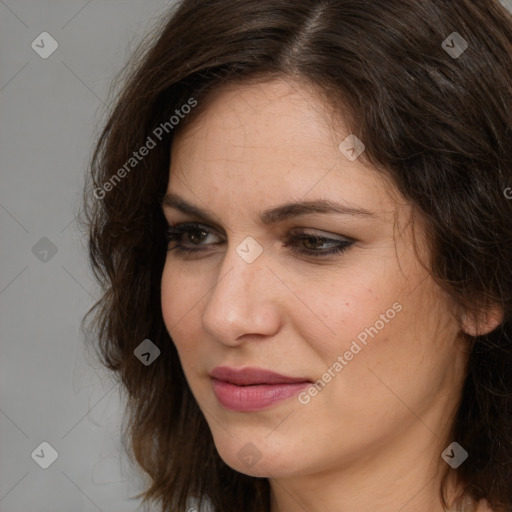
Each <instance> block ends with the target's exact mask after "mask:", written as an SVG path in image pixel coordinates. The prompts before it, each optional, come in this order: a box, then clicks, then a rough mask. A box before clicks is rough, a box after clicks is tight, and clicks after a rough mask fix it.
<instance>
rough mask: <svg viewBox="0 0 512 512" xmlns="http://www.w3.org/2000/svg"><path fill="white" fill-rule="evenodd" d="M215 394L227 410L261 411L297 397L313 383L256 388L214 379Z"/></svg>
mask: <svg viewBox="0 0 512 512" xmlns="http://www.w3.org/2000/svg"><path fill="white" fill-rule="evenodd" d="M212 385H213V392H214V393H215V396H216V397H217V400H218V401H219V402H220V403H221V405H223V406H224V407H225V408H226V409H231V410H232V411H241V412H250V411H260V410H261V409H266V408H268V407H271V406H272V405H274V404H276V403H278V402H281V401H283V400H286V399H287V398H290V397H292V396H294V395H297V394H298V393H299V392H300V391H301V390H302V389H304V388H306V387H308V386H310V385H311V382H295V383H293V384H257V385H254V386H237V385H235V384H231V383H229V382H225V381H222V380H217V379H212Z"/></svg>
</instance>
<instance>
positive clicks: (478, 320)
mask: <svg viewBox="0 0 512 512" xmlns="http://www.w3.org/2000/svg"><path fill="white" fill-rule="evenodd" d="M503 316H504V313H503V308H502V307H501V306H500V305H494V306H492V307H491V308H489V309H486V310H485V311H482V312H481V313H480V314H478V315H476V314H474V313H469V312H466V311H465V312H463V313H462V316H461V327H462V330H463V331H464V332H465V333H466V334H469V335H470V336H483V335H484V334H489V333H490V332H492V331H494V329H496V327H498V326H499V325H500V324H501V322H503Z"/></svg>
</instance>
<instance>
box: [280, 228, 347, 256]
mask: <svg viewBox="0 0 512 512" xmlns="http://www.w3.org/2000/svg"><path fill="white" fill-rule="evenodd" d="M353 243H354V240H352V239H341V240H340V239H336V238H329V237H326V236H321V235H318V234H308V233H297V234H296V235H294V236H293V237H291V238H290V240H289V241H287V242H284V244H283V245H284V246H285V247H288V246H289V247H291V249H292V251H293V252H294V253H296V254H301V255H305V256H312V257H314V258H321V257H325V256H331V255H334V254H339V253H341V252H343V251H345V250H347V249H348V248H349V247H350V246H351V245H352V244H353ZM322 247H323V249H322Z"/></svg>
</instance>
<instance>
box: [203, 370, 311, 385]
mask: <svg viewBox="0 0 512 512" xmlns="http://www.w3.org/2000/svg"><path fill="white" fill-rule="evenodd" d="M210 376H211V377H212V378H214V379H217V380H222V381H225V382H230V383H231V384H236V385H238V386H249V385H251V384H253V385H254V384H291V383H294V382H311V381H310V380H309V379H307V378H305V377H288V376H286V375H281V374H279V373H275V372H272V371H270V370H265V369H263V368H254V367H245V368H230V367H229V366H217V367H216V368H214V369H213V370H212V371H211V372H210Z"/></svg>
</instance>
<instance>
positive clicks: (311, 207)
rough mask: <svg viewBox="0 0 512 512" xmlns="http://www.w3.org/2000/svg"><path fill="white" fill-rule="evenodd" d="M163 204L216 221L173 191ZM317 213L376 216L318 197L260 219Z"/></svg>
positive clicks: (276, 209) (266, 222) (271, 221)
mask: <svg viewBox="0 0 512 512" xmlns="http://www.w3.org/2000/svg"><path fill="white" fill-rule="evenodd" d="M161 206H162V208H164V209H165V208H174V209H176V210H179V211H181V212H183V213H188V214H190V215H195V216H197V217H201V218H202V219H204V220H207V221H209V222H212V223H214V222H215V221H214V220H213V219H212V218H211V217H210V215H209V214H208V212H207V211H206V210H203V209H201V208H199V207H197V206H195V205H193V204H190V203H188V202H187V201H185V200H184V199H183V198H181V197H180V196H178V195H176V194H173V193H168V194H166V195H165V196H164V197H163V199H162V201H161ZM315 213H337V214H340V215H353V216H356V215H357V216H362V217H376V214H375V212H372V211H370V210H366V209H364V208H354V207H351V206H347V205H344V204H338V203H335V202H333V201H329V200H327V199H317V200H314V201H300V202H291V203H286V204H283V205H280V206H276V207H274V208H271V209H268V210H265V211H263V213H261V215H260V219H259V220H260V222H261V223H262V224H263V225H270V224H277V223H279V222H283V221H285V220H287V219H291V218H294V217H300V216H301V215H310V214H315Z"/></svg>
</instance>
